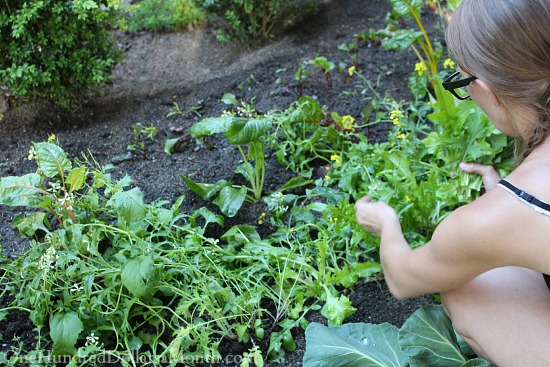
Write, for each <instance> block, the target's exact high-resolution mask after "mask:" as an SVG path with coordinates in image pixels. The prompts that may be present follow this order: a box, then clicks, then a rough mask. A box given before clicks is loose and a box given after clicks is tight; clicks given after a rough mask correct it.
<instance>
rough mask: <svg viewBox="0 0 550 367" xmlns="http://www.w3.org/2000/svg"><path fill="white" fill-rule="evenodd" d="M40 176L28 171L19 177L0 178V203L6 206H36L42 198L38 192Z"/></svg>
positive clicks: (40, 190)
mask: <svg viewBox="0 0 550 367" xmlns="http://www.w3.org/2000/svg"><path fill="white" fill-rule="evenodd" d="M40 185H41V178H40V175H38V174H36V173H29V174H26V175H24V176H21V177H16V176H8V177H2V178H1V179H0V204H2V205H8V206H28V207H31V208H35V207H38V206H39V205H40V204H41V203H42V201H43V199H41V198H40V196H39V195H38V194H41V193H42V192H43V190H42V189H41V188H40Z"/></svg>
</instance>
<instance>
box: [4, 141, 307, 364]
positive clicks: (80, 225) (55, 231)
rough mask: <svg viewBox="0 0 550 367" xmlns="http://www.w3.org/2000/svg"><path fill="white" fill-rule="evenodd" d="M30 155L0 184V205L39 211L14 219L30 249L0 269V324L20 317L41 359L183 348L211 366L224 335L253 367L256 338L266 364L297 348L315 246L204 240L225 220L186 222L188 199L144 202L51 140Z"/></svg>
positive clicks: (130, 359) (123, 182)
mask: <svg viewBox="0 0 550 367" xmlns="http://www.w3.org/2000/svg"><path fill="white" fill-rule="evenodd" d="M30 157H31V159H34V160H36V162H37V164H38V168H37V171H36V172H35V173H29V174H26V175H23V176H20V177H17V176H12V177H4V178H2V179H1V181H0V205H9V206H19V207H23V208H27V209H34V210H31V211H30V212H28V213H26V214H22V215H20V216H19V217H18V218H17V219H16V220H15V221H14V224H15V226H16V227H17V228H18V229H19V231H20V232H21V233H22V235H24V236H26V237H28V238H29V240H30V241H29V249H28V251H27V252H26V253H25V254H24V255H22V256H21V257H20V258H18V259H15V260H8V259H2V261H1V262H0V269H1V270H2V272H3V273H2V274H3V277H2V294H3V295H6V294H10V295H11V296H12V297H13V302H12V304H11V305H10V306H8V307H6V308H4V309H2V310H1V311H0V317H1V318H3V317H5V316H6V314H7V313H8V312H9V311H10V310H13V309H19V310H22V311H24V312H27V313H28V314H29V318H30V320H31V321H32V322H33V323H34V324H35V326H36V330H37V332H38V336H37V337H38V343H37V345H36V347H37V348H38V349H37V351H35V352H36V353H39V352H40V349H41V348H44V349H47V348H53V353H54V355H60V356H67V358H68V360H67V362H71V363H70V365H76V364H75V363H77V361H78V363H79V364H78V365H79V366H86V365H92V364H93V363H94V361H95V360H96V358H97V356H98V355H104V356H105V355H107V356H109V358H112V359H114V360H116V361H119V362H120V363H122V364H123V365H125V366H126V365H135V364H136V363H137V361H138V360H141V359H140V358H145V359H146V358H153V357H154V358H156V359H153V361H154V362H152V363H153V365H155V366H157V365H160V363H161V362H155V361H157V359H158V360H159V361H162V358H170V360H171V361H178V358H181V356H182V354H181V353H182V351H185V353H184V354H183V355H184V356H185V357H186V358H189V356H194V357H195V358H197V359H200V360H201V361H216V360H217V359H219V358H220V356H219V353H218V352H217V346H218V344H219V342H220V340H221V339H222V338H234V339H236V340H239V341H241V342H243V343H249V344H252V345H251V347H250V351H249V352H248V353H249V354H248V360H250V359H251V358H253V359H254V360H256V362H257V363H260V361H261V358H260V357H259V356H258V353H259V350H258V348H257V345H258V342H259V340H261V339H263V338H269V347H268V348H267V349H263V350H262V354H263V353H265V355H267V356H269V358H271V359H277V358H280V357H281V356H282V354H284V352H285V350H286V351H290V350H293V348H295V343H294V342H293V338H292V334H291V332H290V330H291V329H292V328H295V327H300V326H301V327H305V322H304V319H303V316H304V315H305V314H306V313H307V312H308V311H309V310H310V309H312V308H316V307H317V306H316V302H315V300H314V298H315V296H316V295H317V293H316V289H317V288H318V286H317V288H316V287H312V284H313V279H315V278H317V277H318V275H317V270H316V268H315V267H314V266H312V265H310V264H309V263H308V257H309V256H311V254H312V253H315V252H316V249H315V247H314V246H315V243H313V242H312V241H308V242H302V243H300V242H295V241H292V240H291V238H290V237H289V238H285V237H284V236H283V237H279V236H276V237H273V238H269V239H266V240H263V239H261V238H260V236H259V235H258V233H257V231H256V230H255V228H254V227H252V226H246V225H239V226H235V227H232V228H231V229H229V230H228V231H227V232H226V233H225V234H224V235H223V236H222V237H220V238H216V239H214V238H208V237H205V235H204V233H205V229H206V227H207V226H209V225H223V218H222V217H220V216H217V215H214V214H213V213H211V212H210V211H208V210H207V209H205V208H200V209H198V210H196V211H194V212H192V213H190V214H183V213H181V212H180V211H179V207H180V206H181V204H182V203H183V200H184V198H183V197H180V198H178V200H177V201H176V202H175V203H174V204H171V205H170V203H167V202H165V201H157V202H153V203H145V202H144V200H143V194H142V193H141V191H140V190H139V189H138V188H137V187H133V188H131V184H132V180H131V179H130V178H129V177H124V178H122V179H120V180H118V181H117V180H113V179H112V177H111V174H110V173H108V172H107V171H108V170H110V169H112V167H111V166H107V167H101V166H99V165H98V164H97V163H96V162H94V161H93V160H91V159H90V157H85V160H84V161H83V162H80V161H75V162H74V163H73V162H71V161H70V160H69V159H68V156H67V155H66V153H65V152H64V151H63V150H62V149H61V148H60V147H59V146H58V145H57V144H55V143H54V142H44V143H35V144H34V145H33V147H32V150H31V155H30ZM199 222H201V223H202V226H201V225H199V224H198V223H199ZM294 233H296V232H294ZM220 242H221V243H220ZM222 243H223V244H222ZM312 246H313V247H312ZM265 304H267V305H273V307H272V308H269V309H266V308H264V307H263V306H262V305H265ZM165 337H169V338H168V339H165ZM166 340H169V341H166ZM136 353H137V354H136ZM13 358H17V357H16V356H14V357H13ZM8 362H9V361H8ZM12 362H13V363H16V360H13V361H11V362H9V363H12Z"/></svg>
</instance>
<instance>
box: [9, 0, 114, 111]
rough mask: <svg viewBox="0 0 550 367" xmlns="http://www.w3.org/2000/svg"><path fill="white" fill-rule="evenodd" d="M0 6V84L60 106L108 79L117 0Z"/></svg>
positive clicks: (12, 0) (39, 0) (14, 0)
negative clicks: (112, 28)
mask: <svg viewBox="0 0 550 367" xmlns="http://www.w3.org/2000/svg"><path fill="white" fill-rule="evenodd" d="M2 4H3V5H2V7H1V8H0V34H1V35H2V37H0V53H1V54H2V58H1V59H0V85H3V86H5V87H7V88H9V89H11V90H12V92H13V93H14V94H15V95H18V96H25V97H30V98H46V99H49V100H52V101H55V102H56V103H58V104H59V105H61V106H63V107H75V106H77V105H78V104H79V103H80V101H81V98H82V97H83V96H85V95H86V94H87V93H89V92H93V91H95V90H97V89H98V88H99V87H100V86H101V85H102V84H103V83H104V82H105V81H107V80H109V79H110V76H111V74H110V73H111V70H112V68H113V67H114V66H115V65H116V64H117V63H118V62H120V61H121V60H122V58H123V55H122V51H121V49H120V48H119V47H118V46H117V44H116V41H115V40H114V38H113V36H112V34H111V33H110V29H111V27H113V26H115V25H117V24H118V22H119V20H120V15H119V13H118V7H119V4H120V0H79V1H53V0H32V1H18V0H4V1H3V2H2Z"/></svg>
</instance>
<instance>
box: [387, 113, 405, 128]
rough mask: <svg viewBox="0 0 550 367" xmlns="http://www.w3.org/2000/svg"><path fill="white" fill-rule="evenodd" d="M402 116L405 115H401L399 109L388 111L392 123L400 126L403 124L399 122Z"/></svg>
mask: <svg viewBox="0 0 550 367" xmlns="http://www.w3.org/2000/svg"><path fill="white" fill-rule="evenodd" d="M403 117H405V116H404V115H403V112H401V111H400V110H392V111H390V120H392V122H393V124H394V125H397V126H402V125H403V124H402V123H401V120H400V119H402V118H403Z"/></svg>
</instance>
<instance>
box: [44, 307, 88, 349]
mask: <svg viewBox="0 0 550 367" xmlns="http://www.w3.org/2000/svg"><path fill="white" fill-rule="evenodd" d="M83 329H84V325H83V324H82V321H80V318H79V317H78V315H77V314H76V313H75V312H68V313H58V314H56V315H55V316H53V317H52V318H51V319H50V336H51V338H52V340H53V351H52V354H53V355H73V354H74V353H75V352H76V348H75V344H76V341H77V340H78V334H80V332H81V331H82V330H83Z"/></svg>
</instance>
